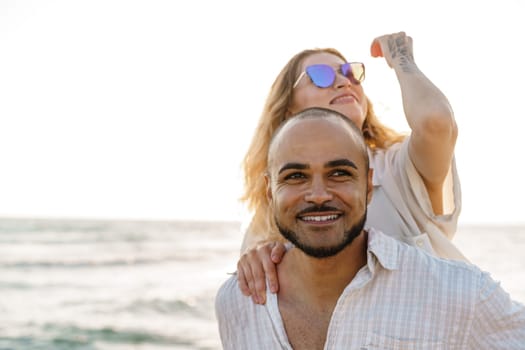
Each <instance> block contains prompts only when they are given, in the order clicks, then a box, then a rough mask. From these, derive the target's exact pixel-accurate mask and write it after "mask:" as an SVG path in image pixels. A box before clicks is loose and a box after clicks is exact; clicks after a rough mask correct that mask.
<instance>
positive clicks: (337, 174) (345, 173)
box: [331, 169, 352, 177]
mask: <svg viewBox="0 0 525 350" xmlns="http://www.w3.org/2000/svg"><path fill="white" fill-rule="evenodd" d="M331 176H333V177H352V173H351V172H349V171H347V170H342V169H337V170H334V171H332V174H331Z"/></svg>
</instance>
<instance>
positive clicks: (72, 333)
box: [0, 323, 205, 350]
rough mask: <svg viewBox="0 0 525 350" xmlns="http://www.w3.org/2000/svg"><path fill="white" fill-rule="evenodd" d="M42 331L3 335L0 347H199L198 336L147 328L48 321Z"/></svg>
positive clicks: (29, 349)
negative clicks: (94, 326) (105, 345)
mask: <svg viewBox="0 0 525 350" xmlns="http://www.w3.org/2000/svg"><path fill="white" fill-rule="evenodd" d="M39 333H40V335H39V336H35V335H31V336H26V335H20V336H15V337H0V350H3V349H6V350H7V349H9V350H32V349H34V350H36V349H39V350H88V349H89V350H91V349H97V348H98V347H97V346H95V345H96V344H99V343H111V344H121V345H131V344H135V345H136V344H142V345H144V344H150V345H166V346H172V347H175V348H176V347H177V346H185V347H191V348H192V349H202V350H204V349H205V348H203V347H199V345H198V339H192V338H191V335H189V336H188V337H181V336H177V335H166V334H159V333H154V332H148V331H144V330H132V329H117V328H114V327H102V328H86V327H79V326H76V325H68V324H65V325H64V324H56V323H48V324H45V325H43V326H42V327H41V328H40V332H39Z"/></svg>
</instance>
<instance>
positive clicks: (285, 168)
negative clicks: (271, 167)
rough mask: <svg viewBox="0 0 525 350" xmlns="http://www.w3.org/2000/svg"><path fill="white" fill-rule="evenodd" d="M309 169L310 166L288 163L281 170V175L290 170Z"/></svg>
mask: <svg viewBox="0 0 525 350" xmlns="http://www.w3.org/2000/svg"><path fill="white" fill-rule="evenodd" d="M309 168H310V166H309V165H307V164H303V163H286V164H285V165H283V166H282V167H281V169H279V174H280V173H282V172H283V171H286V170H289V169H295V170H304V169H309Z"/></svg>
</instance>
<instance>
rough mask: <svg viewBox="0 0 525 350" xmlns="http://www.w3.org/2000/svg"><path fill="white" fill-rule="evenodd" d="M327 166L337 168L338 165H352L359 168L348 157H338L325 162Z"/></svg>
mask: <svg viewBox="0 0 525 350" xmlns="http://www.w3.org/2000/svg"><path fill="white" fill-rule="evenodd" d="M324 166H325V168H336V167H338V166H349V167H352V168H354V169H357V165H355V163H354V162H352V161H351V160H348V159H336V160H331V161H329V162H326V163H325V164H324Z"/></svg>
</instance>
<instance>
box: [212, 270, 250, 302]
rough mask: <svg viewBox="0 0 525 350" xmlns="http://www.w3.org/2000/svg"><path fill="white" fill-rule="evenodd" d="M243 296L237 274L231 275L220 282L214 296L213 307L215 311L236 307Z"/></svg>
mask: <svg viewBox="0 0 525 350" xmlns="http://www.w3.org/2000/svg"><path fill="white" fill-rule="evenodd" d="M244 298H247V297H245V296H244V295H243V294H242V292H241V290H240V288H239V282H238V280H237V275H233V276H231V277H230V278H228V279H227V280H226V281H224V282H223V283H222V285H221V286H220V287H219V290H218V291H217V295H216V296H215V308H216V310H217V311H220V310H230V311H232V308H233V309H235V308H238V307H239V306H240V305H241V303H242V302H243V299H244Z"/></svg>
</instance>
